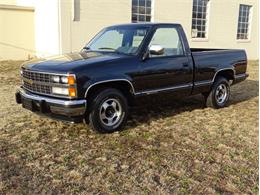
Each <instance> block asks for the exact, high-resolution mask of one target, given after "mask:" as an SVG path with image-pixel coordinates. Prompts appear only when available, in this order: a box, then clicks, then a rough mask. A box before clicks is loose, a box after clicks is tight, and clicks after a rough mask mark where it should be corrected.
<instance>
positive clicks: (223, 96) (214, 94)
mask: <svg viewBox="0 0 260 195" xmlns="http://www.w3.org/2000/svg"><path fill="white" fill-rule="evenodd" d="M204 96H205V94H204ZM229 97H230V84H229V82H228V80H227V79H225V78H224V77H218V78H216V80H215V82H214V84H213V87H212V90H211V91H210V93H209V94H208V95H206V106H207V107H212V108H223V107H225V106H226V104H227V102H228V100H229Z"/></svg>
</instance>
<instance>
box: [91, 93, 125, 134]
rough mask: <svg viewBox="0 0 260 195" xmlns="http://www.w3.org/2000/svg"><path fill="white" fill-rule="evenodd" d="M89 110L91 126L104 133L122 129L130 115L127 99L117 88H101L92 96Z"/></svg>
mask: <svg viewBox="0 0 260 195" xmlns="http://www.w3.org/2000/svg"><path fill="white" fill-rule="evenodd" d="M90 104H91V105H90V111H89V115H88V117H89V124H90V126H91V127H92V128H93V129H94V130H96V131H99V132H102V133H111V132H114V131H118V130H120V129H121V128H122V127H123V125H124V124H125V122H126V119H127V115H128V106H127V100H126V98H125V97H124V95H123V94H122V93H121V92H120V91H119V90H117V89H112V88H110V89H104V90H101V91H100V92H99V93H98V94H97V95H96V96H95V97H93V98H92V101H91V103H90Z"/></svg>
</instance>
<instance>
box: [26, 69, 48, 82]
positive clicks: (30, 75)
mask: <svg viewBox="0 0 260 195" xmlns="http://www.w3.org/2000/svg"><path fill="white" fill-rule="evenodd" d="M23 77H24V78H26V79H29V80H33V81H40V82H46V83H50V82H51V75H49V74H47V73H38V72H31V71H28V70H25V69H24V70H23Z"/></svg>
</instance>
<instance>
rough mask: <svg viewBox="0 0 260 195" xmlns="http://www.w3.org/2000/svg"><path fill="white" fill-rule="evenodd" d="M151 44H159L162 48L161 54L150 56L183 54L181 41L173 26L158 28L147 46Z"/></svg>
mask: <svg viewBox="0 0 260 195" xmlns="http://www.w3.org/2000/svg"><path fill="white" fill-rule="evenodd" d="M151 45H160V46H162V47H163V48H164V52H163V54H161V55H151V54H150V56H151V57H162V56H178V55H184V51H183V47H182V43H181V40H180V37H179V34H178V32H177V30H176V29H175V28H158V29H157V30H156V32H155V33H154V35H153V38H152V40H151V42H150V44H149V48H150V46H151Z"/></svg>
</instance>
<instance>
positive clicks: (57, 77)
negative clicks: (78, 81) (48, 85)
mask: <svg viewBox="0 0 260 195" xmlns="http://www.w3.org/2000/svg"><path fill="white" fill-rule="evenodd" d="M52 80H53V81H54V82H55V83H59V82H60V76H53V77H52Z"/></svg>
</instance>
